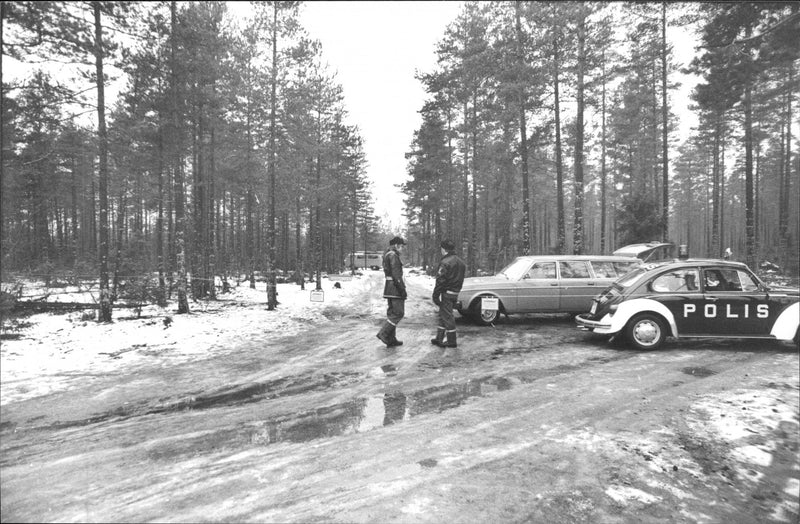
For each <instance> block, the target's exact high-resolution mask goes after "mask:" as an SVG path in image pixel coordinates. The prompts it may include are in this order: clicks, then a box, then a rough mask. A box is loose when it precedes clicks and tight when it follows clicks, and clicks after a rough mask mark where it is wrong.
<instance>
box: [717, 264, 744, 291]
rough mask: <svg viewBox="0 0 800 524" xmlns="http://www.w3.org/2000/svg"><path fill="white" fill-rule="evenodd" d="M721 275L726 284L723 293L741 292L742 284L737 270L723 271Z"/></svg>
mask: <svg viewBox="0 0 800 524" xmlns="http://www.w3.org/2000/svg"><path fill="white" fill-rule="evenodd" d="M720 274H721V275H722V279H723V281H724V284H725V289H724V290H723V291H741V290H742V283H741V282H740V281H739V272H738V271H736V270H735V269H721V270H720Z"/></svg>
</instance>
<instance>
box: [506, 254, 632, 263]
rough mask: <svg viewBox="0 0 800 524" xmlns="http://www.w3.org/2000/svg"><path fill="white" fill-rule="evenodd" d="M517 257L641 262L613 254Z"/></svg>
mask: <svg viewBox="0 0 800 524" xmlns="http://www.w3.org/2000/svg"><path fill="white" fill-rule="evenodd" d="M517 259H522V260H530V261H534V260H535V261H537V262H551V261H553V262H556V261H559V260H587V261H592V260H595V261H597V262H641V260H639V259H637V258H634V257H629V256H613V255H524V256H520V257H517Z"/></svg>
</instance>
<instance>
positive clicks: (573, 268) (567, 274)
mask: <svg viewBox="0 0 800 524" xmlns="http://www.w3.org/2000/svg"><path fill="white" fill-rule="evenodd" d="M558 267H559V269H560V270H561V278H591V276H590V275H589V265H588V264H587V263H586V262H583V261H563V262H559V263H558Z"/></svg>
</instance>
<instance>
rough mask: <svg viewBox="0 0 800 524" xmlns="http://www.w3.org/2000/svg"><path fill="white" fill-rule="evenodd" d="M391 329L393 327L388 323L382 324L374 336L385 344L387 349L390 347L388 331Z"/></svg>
mask: <svg viewBox="0 0 800 524" xmlns="http://www.w3.org/2000/svg"><path fill="white" fill-rule="evenodd" d="M393 327H394V326H393V325H391V324H390V323H389V322H384V323H383V327H382V328H381V330H380V331H378V334H377V335H375V336H376V337H378V339H379V340H380V341H381V342H383V343H384V344H386V346H387V347H391V342H392V337H391V336H390V330H391V328H393Z"/></svg>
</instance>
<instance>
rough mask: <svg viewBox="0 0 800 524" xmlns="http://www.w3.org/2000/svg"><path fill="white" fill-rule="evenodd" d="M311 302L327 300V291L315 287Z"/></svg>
mask: <svg viewBox="0 0 800 524" xmlns="http://www.w3.org/2000/svg"><path fill="white" fill-rule="evenodd" d="M311 302H325V292H324V291H322V290H321V289H315V290H313V291H312V292H311Z"/></svg>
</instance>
